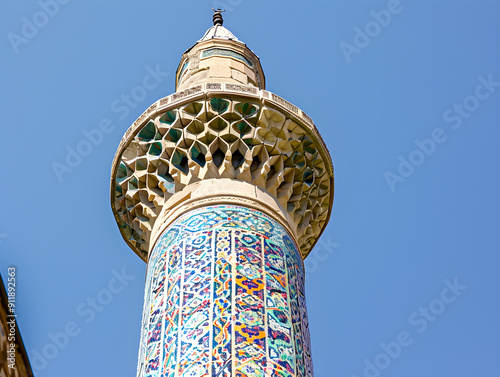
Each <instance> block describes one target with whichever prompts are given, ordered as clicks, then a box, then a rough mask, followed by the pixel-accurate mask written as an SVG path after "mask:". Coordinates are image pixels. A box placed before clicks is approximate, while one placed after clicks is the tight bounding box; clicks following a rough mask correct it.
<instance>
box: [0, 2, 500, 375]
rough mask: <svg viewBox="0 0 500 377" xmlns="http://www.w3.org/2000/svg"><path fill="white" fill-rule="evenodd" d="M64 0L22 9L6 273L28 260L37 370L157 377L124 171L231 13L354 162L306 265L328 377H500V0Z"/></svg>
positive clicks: (27, 304)
mask: <svg viewBox="0 0 500 377" xmlns="http://www.w3.org/2000/svg"><path fill="white" fill-rule="evenodd" d="M60 1H61V2H60V3H58V4H59V5H58V7H55V6H53V1H51V0H41V2H40V3H39V2H37V1H34V0H33V1H31V0H30V1H28V0H23V1H14V0H5V1H2V2H1V4H0V31H1V32H0V56H1V61H2V69H1V70H0V121H1V130H2V131H1V138H2V139H1V140H2V148H1V149H0V158H1V161H2V164H1V167H0V173H1V177H2V179H1V182H2V184H1V185H0V194H1V197H2V206H1V207H2V208H1V216H0V242H1V243H0V250H1V252H0V270H1V272H2V275H3V277H4V279H5V278H6V274H7V268H8V266H11V265H14V266H17V277H18V287H17V288H18V291H17V299H18V314H19V317H18V319H19V324H20V328H21V332H22V335H23V338H24V342H25V345H26V348H27V350H28V353H29V355H30V357H31V359H32V361H34V359H35V355H37V354H40V355H42V357H43V353H44V352H45V354H46V355H49V356H50V357H52V359H49V360H46V364H47V365H44V363H43V360H40V358H38V359H37V363H36V365H34V366H37V367H38V369H42V368H41V365H43V366H44V368H43V370H40V371H39V372H38V373H37V374H36V376H37V377H45V376H47V377H67V376H71V377H88V376H96V377H99V376H103V377H104V376H107V377H109V376H111V377H127V376H135V370H136V363H137V351H138V345H139V335H140V334H139V332H140V322H141V312H142V303H143V291H144V274H145V264H144V263H143V262H142V261H141V260H140V259H139V258H138V257H137V256H136V255H135V254H134V253H133V252H132V251H131V250H130V249H129V248H128V246H127V245H126V244H125V242H124V241H123V240H122V238H121V236H120V234H119V232H118V228H117V226H116V224H115V221H114V218H113V216H112V213H111V208H110V204H109V177H110V168H111V161H112V159H113V156H114V154H115V151H116V148H117V145H118V143H119V141H120V139H121V137H122V135H123V134H124V132H125V131H126V129H127V128H128V127H129V125H130V124H132V122H133V121H134V120H135V119H136V118H137V117H138V116H139V115H140V114H141V113H142V111H143V110H144V109H146V108H147V107H148V106H149V105H150V104H151V103H153V102H154V101H156V100H157V99H159V98H161V97H164V96H166V95H169V94H171V93H172V92H173V91H174V75H175V70H176V69H177V65H178V63H179V60H180V57H181V54H182V53H183V52H184V51H185V50H186V49H187V48H189V47H190V46H191V45H192V44H194V42H195V41H196V40H197V39H199V38H201V36H202V35H203V34H204V32H205V31H206V30H207V29H208V28H209V27H210V26H211V18H212V11H211V10H210V7H211V6H221V7H223V8H226V9H227V12H226V14H225V26H227V28H228V29H229V30H231V31H232V32H233V33H234V34H235V35H236V36H237V37H238V38H240V39H241V40H243V41H244V42H246V43H247V45H248V46H249V47H250V48H251V49H253V50H254V51H255V52H256V53H257V54H258V55H259V56H260V57H261V61H262V65H263V67H264V71H265V74H266V78H267V84H268V85H267V88H268V89H269V90H270V91H273V92H275V93H277V94H279V95H280V96H282V97H284V98H286V99H288V100H289V101H290V102H292V103H294V104H296V105H297V106H299V107H300V108H302V109H303V110H304V111H305V112H307V113H308V114H309V115H310V116H311V117H312V118H313V119H314V120H315V123H316V125H317V127H318V129H319V130H320V132H321V133H322V135H323V138H324V140H325V142H326V144H327V145H328V147H329V149H330V152H331V154H332V156H333V159H334V165H335V179H336V186H335V202H334V211H333V216H332V218H331V221H330V224H329V225H328V228H327V229H326V231H325V232H324V234H323V237H322V243H320V244H319V246H318V248H317V249H316V250H315V251H314V252H313V253H312V255H311V256H310V257H309V259H308V260H307V261H306V268H307V282H306V287H307V299H308V311H309V319H310V326H311V336H312V348H313V360H314V365H315V375H316V377H353V376H356V377H362V376H370V377H378V376H379V375H380V376H383V377H415V376H418V377H498V376H499V375H500V357H499V355H500V300H499V297H500V295H499V294H500V292H499V291H500V278H499V276H500V274H499V272H500V260H499V251H500V242H499V229H500V227H499V225H500V203H499V193H500V169H499V168H500V151H499V145H500V110H499V109H500V49H499V44H500V23H499V22H498V20H499V19H500V3H499V2H498V1H486V0H475V1H464V0H453V1H452V0H440V1H422V0H421V1H410V0H401V1H400V2H398V1H396V0H392V1H374V0H357V1H350V0H341V1H335V2H333V1H329V2H327V1H323V2H321V1H308V2H298V1H290V0H289V1H277V0H276V1H255V0H252V1H250V0H221V1H220V2H219V3H216V2H214V1H213V0H211V1H194V0H193V1H183V2H181V1H177V2H172V1H161V2H160V1H151V0H145V1H128V0H127V1H125V0H123V1H102V0H101V1H95V0H93V1H91V0H85V1H79V0H72V1H68V0H64V1H62V0H60ZM63 2H65V4H62V3H63ZM51 3H52V6H49V5H41V4H51ZM44 8H45V10H44ZM49 13H50V14H49ZM30 24H31V26H30ZM37 25H38V26H37ZM148 67H149V68H148ZM150 70H153V71H158V72H159V73H156V79H155V80H156V81H154V80H153V81H154V83H155V84H156V83H157V84H158V85H149V86H150V87H151V86H155V88H154V89H152V90H143V89H141V88H139V89H138V87H140V86H141V85H142V83H143V79H144V78H145V77H146V75H148V74H150V75H151V73H150V72H149V71H150ZM167 73H168V76H167V75H166V74H167ZM122 95H131V96H132V98H133V99H134V101H132V102H129V103H128V104H124V102H123V100H122ZM118 106H121V108H122V110H121V111H118V110H117V107H118ZM123 107H125V109H124V108H123ZM106 119H109V121H111V123H112V126H108V129H107V131H108V132H107V133H103V134H102V138H98V137H97V136H95V133H94V137H95V138H96V139H94V143H95V145H93V146H92V150H91V151H89V150H85V146H87V147H88V146H89V144H88V143H87V144H85V143H83V144H82V141H84V140H86V136H85V135H84V131H85V130H86V131H87V132H91V130H93V129H96V128H98V127H99V125H100V123H101V122H104V123H106V122H108V121H107V120H106ZM415 140H417V142H416V141H415ZM79 145H80V150H81V151H83V152H82V153H84V154H86V155H85V156H83V157H81V159H78V158H76V157H74V156H73V159H70V163H71V164H72V167H71V166H69V165H67V162H66V158H67V155H68V150H75V149H76V148H77V147H78V146H79ZM68 148H69V149H68ZM82 148H83V149H82ZM54 163H60V164H61V166H62V165H63V164H64V165H66V166H67V170H64V172H63V173H59V176H58V175H57V174H56V173H55V171H54V166H55V165H54ZM56 165H57V164H56ZM57 166H59V165H57ZM61 166H59V168H61ZM69 170H71V171H69ZM123 269H125V275H126V276H125V277H124V276H122V277H121V279H122V281H121V282H120V281H119V280H116V277H115V274H118V275H122V273H123ZM113 271H115V272H113ZM127 276H128V278H127ZM132 276H133V278H131V277H132ZM127 279H129V280H127ZM110 284H111V288H112V289H113V291H114V292H115V293H111V294H109V293H108V292H111V291H109V288H108V286H109V285H110ZM448 286H451V287H452V288H449V287H448ZM96 297H97V298H98V301H99V300H100V301H101V302H105V303H106V305H100V306H99V303H98V301H97V303H96V304H94V307H92V304H91V301H88V300H89V299H90V300H92V299H93V298H96ZM98 310H100V311H98ZM62 332H66V333H68V334H70V335H71V336H70V335H67V336H62V335H60V333H62ZM51 334H52V335H56V334H59V335H58V336H57V337H56V338H54V337H53V336H52V335H51ZM66 337H67V338H68V340H67V339H66ZM54 339H55V340H54ZM398 341H399V345H396V344H395V343H394V342H398ZM382 343H383V344H384V345H381V344H382ZM50 344H52V346H50ZM57 344H59V346H58V345H57ZM54 347H56V348H54Z"/></svg>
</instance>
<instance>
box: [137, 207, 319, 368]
mask: <svg viewBox="0 0 500 377" xmlns="http://www.w3.org/2000/svg"><path fill="white" fill-rule="evenodd" d="M160 375H161V376H168V377H177V376H311V375H312V363H311V356H310V342H309V329H308V322H307V313H306V307H305V292H304V270H303V265H302V258H301V255H300V253H299V251H298V247H297V245H296V243H295V241H294V240H293V237H292V236H291V235H290V234H289V233H288V231H287V230H286V229H285V228H284V227H283V226H281V225H280V224H279V223H278V222H277V221H275V220H274V219H272V218H271V217H268V216H266V215H265V214H263V213H262V212H260V211H258V210H255V209H250V208H246V207H242V206H233V205H218V206H209V207H202V208H198V209H195V210H192V211H188V212H187V213H184V214H183V215H182V216H180V217H179V218H178V219H177V220H176V221H174V222H173V223H172V224H171V225H170V226H168V227H167V228H166V229H165V230H164V231H163V233H162V234H161V236H160V237H159V238H158V240H157V242H156V245H155V247H154V248H153V250H152V252H151V255H150V261H149V264H148V272H147V279H146V294H145V306H144V313H143V328H142V335H141V349H140V355H139V376H141V377H146V376H160Z"/></svg>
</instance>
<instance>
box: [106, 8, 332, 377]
mask: <svg viewBox="0 0 500 377" xmlns="http://www.w3.org/2000/svg"><path fill="white" fill-rule="evenodd" d="M222 23H223V20H222V14H221V11H220V10H218V11H216V12H215V14H214V26H213V27H211V28H210V29H209V30H208V31H207V32H206V33H205V35H204V36H203V37H202V38H201V39H200V40H199V41H198V42H197V43H196V44H195V45H194V46H193V47H191V48H190V49H188V50H187V51H186V52H185V53H184V55H183V56H182V59H181V62H180V64H179V68H178V69H177V73H176V92H175V93H174V94H172V95H170V96H167V97H164V98H161V99H159V100H158V101H156V102H155V103H153V104H152V105H151V106H150V107H149V108H148V109H147V110H146V111H145V112H144V113H143V114H142V115H141V116H140V117H139V118H138V119H137V120H136V121H135V122H134V123H133V124H132V126H131V127H130V128H129V129H128V130H127V132H126V133H125V135H124V136H123V138H122V140H121V142H120V145H119V147H118V151H117V153H116V156H115V158H114V161H113V167H112V177H111V206H112V208H113V212H114V215H115V218H116V221H117V223H118V226H119V228H120V232H121V233H122V235H123V238H124V239H125V241H126V242H127V244H128V245H129V246H130V247H131V248H132V250H134V252H135V253H136V254H137V255H139V257H140V258H142V259H143V260H144V261H145V262H146V263H147V264H148V267H147V276H146V292H145V298H144V312H143V320H142V333H141V342H140V349H139V363H138V372H137V375H138V376H140V377H149V376H155V377H159V376H166V377H181V376H182V377H184V376H191V377H195V376H196V377H198V376H200V377H201V376H210V377H216V376H217V377H230V376H240V377H244V376H248V377H250V376H252V377H254V376H283V377H284V376H294V377H295V376H297V377H298V376H300V377H302V376H308V377H309V376H312V375H313V367H312V361H311V348H310V341H309V328H308V320H307V311H306V303H305V295H304V293H305V290H304V267H303V258H305V257H306V256H307V255H308V254H309V252H310V251H311V249H312V248H313V246H314V244H315V243H316V241H317V240H318V238H319V236H320V235H321V233H322V231H323V230H324V228H325V227H326V224H327V222H328V220H329V217H330V213H331V208H332V201H333V167H332V162H331V158H330V155H329V153H328V150H327V148H326V146H325V144H324V142H323V140H322V139H321V136H320V134H319V132H318V130H317V129H316V127H315V126H314V123H313V121H312V119H311V118H310V117H309V116H307V115H306V114H305V113H304V112H303V111H302V110H300V109H299V108H298V107H297V106H295V105H293V104H291V103H290V102H287V101H286V100H284V99H283V98H281V97H279V96H277V95H276V94H274V93H271V92H268V91H266V90H265V78H264V72H263V71H262V67H261V65H260V61H259V58H258V57H257V55H255V53H253V52H252V51H251V50H250V49H249V48H248V47H247V46H246V45H245V43H243V42H241V41H240V40H238V38H236V37H235V36H234V35H233V34H232V33H231V32H230V31H229V30H227V29H226V28H225V27H224V26H222ZM278 60H279V57H277V58H275V61H276V63H277V64H279V62H278ZM281 64H283V62H282V63H281Z"/></svg>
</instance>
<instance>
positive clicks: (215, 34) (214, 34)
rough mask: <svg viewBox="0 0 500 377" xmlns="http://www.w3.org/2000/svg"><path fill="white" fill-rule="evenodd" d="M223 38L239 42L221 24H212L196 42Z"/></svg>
mask: <svg viewBox="0 0 500 377" xmlns="http://www.w3.org/2000/svg"><path fill="white" fill-rule="evenodd" d="M214 38H215V39H225V40H229V41H236V42H241V41H240V40H239V39H238V38H236V37H235V36H234V34H233V33H231V32H230V31H229V30H227V29H226V28H225V27H224V26H222V25H214V26H212V27H211V28H210V29H208V30H207V32H206V33H205V35H204V36H203V38H201V39H200V40H199V41H198V42H203V41H207V40H209V39H214Z"/></svg>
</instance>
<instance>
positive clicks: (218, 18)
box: [212, 8, 226, 26]
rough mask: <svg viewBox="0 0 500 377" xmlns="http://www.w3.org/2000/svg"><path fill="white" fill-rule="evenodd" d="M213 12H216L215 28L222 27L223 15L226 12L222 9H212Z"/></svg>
mask: <svg viewBox="0 0 500 377" xmlns="http://www.w3.org/2000/svg"><path fill="white" fill-rule="evenodd" d="M212 10H213V11H214V12H215V13H214V26H217V25H220V26H222V24H223V23H224V20H223V19H222V13H223V12H225V11H226V10H222V9H220V8H219V9H214V8H212Z"/></svg>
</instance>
